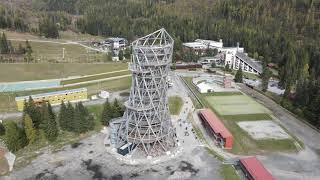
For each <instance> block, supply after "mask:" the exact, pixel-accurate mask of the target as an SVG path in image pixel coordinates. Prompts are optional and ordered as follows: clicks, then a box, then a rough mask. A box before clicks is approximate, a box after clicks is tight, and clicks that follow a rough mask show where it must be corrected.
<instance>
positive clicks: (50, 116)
mask: <svg viewBox="0 0 320 180" xmlns="http://www.w3.org/2000/svg"><path fill="white" fill-rule="evenodd" d="M41 115H42V122H41V129H43V131H44V133H45V136H46V138H47V140H48V141H54V140H56V138H57V136H58V133H59V131H58V127H57V123H56V119H55V114H54V113H53V111H52V107H51V105H50V103H48V104H43V105H42V107H41Z"/></svg>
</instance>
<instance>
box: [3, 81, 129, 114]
mask: <svg viewBox="0 0 320 180" xmlns="http://www.w3.org/2000/svg"><path fill="white" fill-rule="evenodd" d="M130 86H131V77H125V78H120V79H115V80H107V81H103V82H99V83H90V84H83V85H78V86H73V87H66V88H55V89H43V90H34V91H23V92H15V93H0V112H12V111H17V107H16V102H15V97H17V96H28V95H32V94H38V93H44V92H51V91H58V90H65V89H75V88H81V87H86V88H87V89H88V95H93V94H97V93H98V92H99V91H100V90H107V91H120V90H126V89H129V87H130Z"/></svg>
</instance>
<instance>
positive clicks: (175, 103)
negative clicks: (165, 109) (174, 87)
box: [169, 96, 183, 115]
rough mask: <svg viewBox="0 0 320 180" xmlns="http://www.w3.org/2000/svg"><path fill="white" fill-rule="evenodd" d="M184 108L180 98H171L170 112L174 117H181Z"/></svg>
mask: <svg viewBox="0 0 320 180" xmlns="http://www.w3.org/2000/svg"><path fill="white" fill-rule="evenodd" d="M182 106H183V100H182V99H181V97H179V96H170V97H169V110H170V114H172V115H179V113H180V111H181V108H182Z"/></svg>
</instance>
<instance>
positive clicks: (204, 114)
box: [199, 109, 233, 149]
mask: <svg viewBox="0 0 320 180" xmlns="http://www.w3.org/2000/svg"><path fill="white" fill-rule="evenodd" d="M199 116H200V118H201V120H202V122H203V124H204V125H205V127H206V128H207V129H208V130H209V131H210V132H211V133H212V135H213V137H214V139H215V140H216V143H217V144H218V145H219V146H221V147H223V148H225V149H232V144H233V136H232V134H231V133H230V132H229V130H228V129H227V128H226V127H225V126H224V124H223V123H222V121H221V120H220V119H219V117H218V116H217V115H216V114H215V113H214V112H212V111H211V110H210V109H204V110H201V111H200V112H199Z"/></svg>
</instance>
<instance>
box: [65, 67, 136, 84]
mask: <svg viewBox="0 0 320 180" xmlns="http://www.w3.org/2000/svg"><path fill="white" fill-rule="evenodd" d="M129 74H130V71H128V70H125V71H120V72H110V73H103V74H97V75H92V76H86V77H81V78H75V79H68V80H64V81H61V85H67V84H74V83H79V82H86V81H93V80H98V79H105V78H110V77H115V76H123V75H129Z"/></svg>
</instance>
